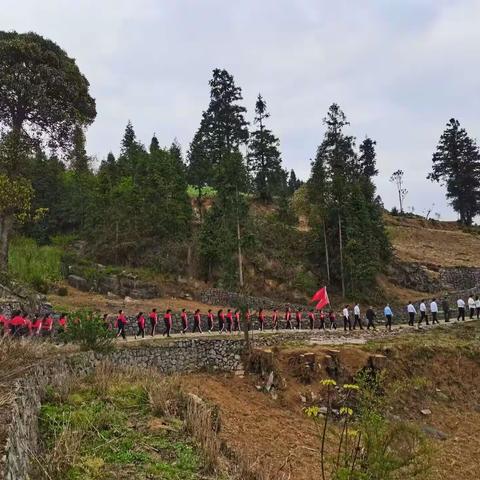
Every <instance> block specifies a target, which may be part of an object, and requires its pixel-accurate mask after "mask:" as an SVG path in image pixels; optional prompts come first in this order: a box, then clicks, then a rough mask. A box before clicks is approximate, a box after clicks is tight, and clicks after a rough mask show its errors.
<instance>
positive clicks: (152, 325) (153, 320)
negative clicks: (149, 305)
mask: <svg viewBox="0 0 480 480" xmlns="http://www.w3.org/2000/svg"><path fill="white" fill-rule="evenodd" d="M148 318H149V319H150V328H151V331H150V335H151V336H152V337H153V336H155V329H156V328H157V323H158V314H157V309H156V308H154V309H152V311H151V312H150V314H149V315H148Z"/></svg>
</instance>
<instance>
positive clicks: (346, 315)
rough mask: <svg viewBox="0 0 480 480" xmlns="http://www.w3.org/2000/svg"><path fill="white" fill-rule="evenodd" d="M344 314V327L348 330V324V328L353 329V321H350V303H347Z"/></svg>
mask: <svg viewBox="0 0 480 480" xmlns="http://www.w3.org/2000/svg"><path fill="white" fill-rule="evenodd" d="M342 315H343V329H344V330H345V331H347V325H348V329H349V330H351V329H352V322H351V321H350V313H349V311H348V305H345V308H344V309H343V312H342Z"/></svg>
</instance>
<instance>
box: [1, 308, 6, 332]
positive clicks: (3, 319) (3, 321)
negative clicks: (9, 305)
mask: <svg viewBox="0 0 480 480" xmlns="http://www.w3.org/2000/svg"><path fill="white" fill-rule="evenodd" d="M5 323H7V325H6V326H5ZM7 329H8V321H7V317H6V316H5V315H4V314H3V310H1V309H0V336H2V337H3V335H7Z"/></svg>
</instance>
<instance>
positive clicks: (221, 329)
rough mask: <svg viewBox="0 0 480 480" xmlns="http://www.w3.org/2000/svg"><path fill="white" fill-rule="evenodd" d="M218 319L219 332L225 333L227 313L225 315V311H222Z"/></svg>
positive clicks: (219, 312) (218, 314)
mask: <svg viewBox="0 0 480 480" xmlns="http://www.w3.org/2000/svg"><path fill="white" fill-rule="evenodd" d="M217 317H218V331H219V332H220V333H223V332H224V331H225V313H223V309H220V310H219V311H218V313H217Z"/></svg>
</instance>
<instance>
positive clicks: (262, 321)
mask: <svg viewBox="0 0 480 480" xmlns="http://www.w3.org/2000/svg"><path fill="white" fill-rule="evenodd" d="M264 324H265V313H264V312H263V308H261V309H260V310H259V311H258V329H259V330H260V331H261V332H263V326H264Z"/></svg>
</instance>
